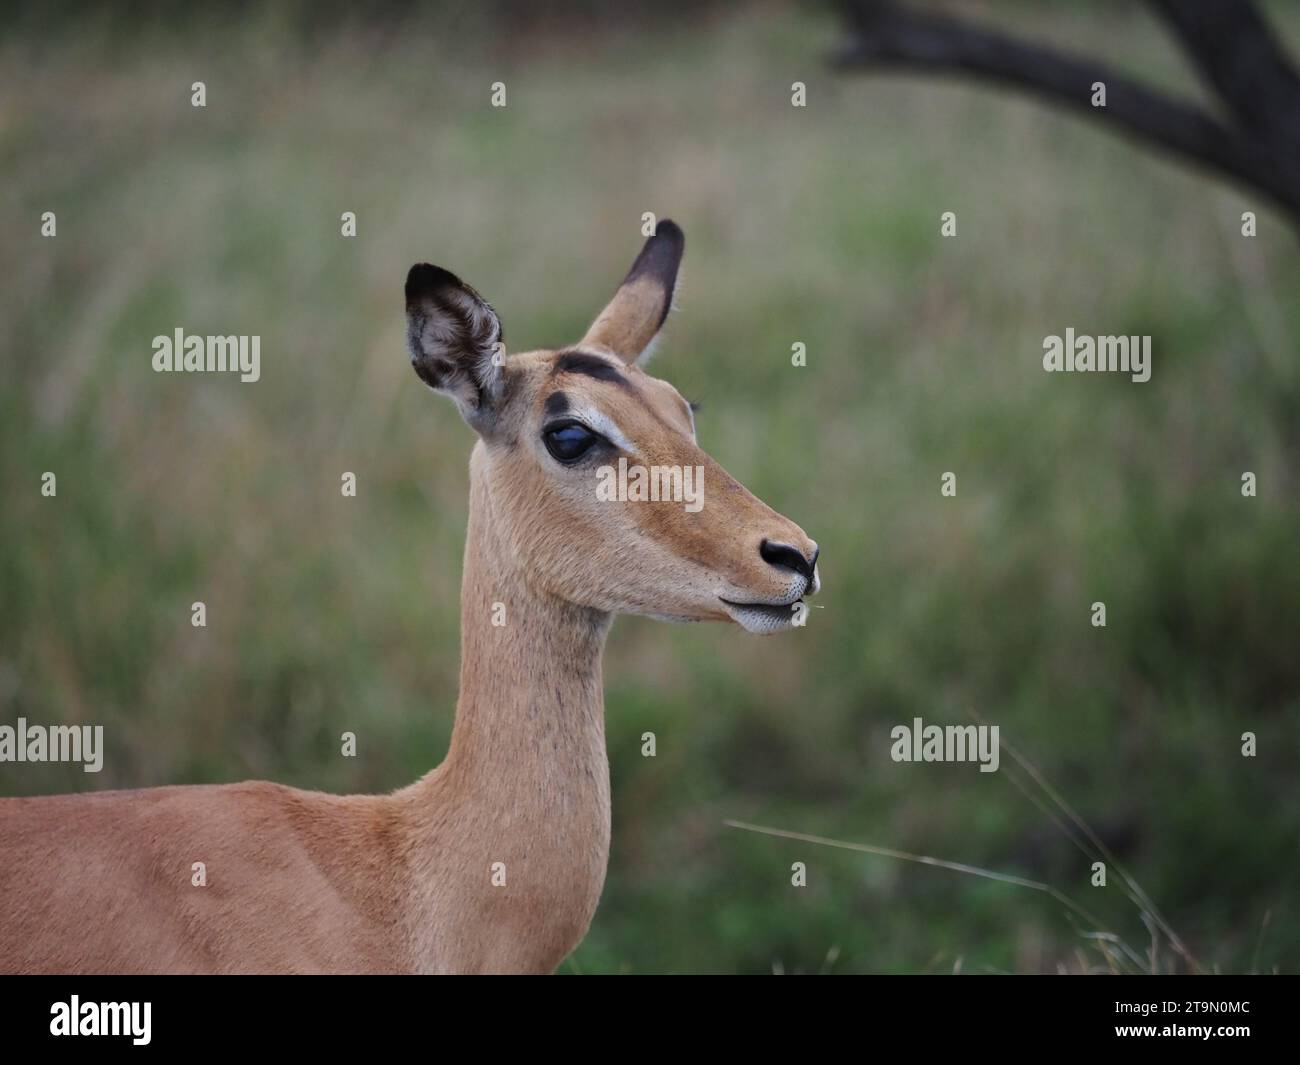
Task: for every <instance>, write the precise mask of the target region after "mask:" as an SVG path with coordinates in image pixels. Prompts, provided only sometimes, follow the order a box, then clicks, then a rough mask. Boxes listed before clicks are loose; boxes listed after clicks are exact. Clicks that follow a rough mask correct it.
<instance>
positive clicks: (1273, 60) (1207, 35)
mask: <svg viewBox="0 0 1300 1065" xmlns="http://www.w3.org/2000/svg"><path fill="white" fill-rule="evenodd" d="M1150 3H1151V6H1152V7H1153V8H1154V9H1155V10H1156V12H1157V14H1159V15H1160V16H1161V17H1162V18H1163V19H1164V20H1165V21H1166V22H1167V23H1168V24H1169V26H1170V28H1171V29H1172V30H1173V32H1174V33H1175V34H1176V35H1177V37H1178V39H1179V40H1180V41H1181V42H1182V45H1183V48H1184V50H1185V51H1186V52H1187V54H1188V55H1189V56H1190V57H1191V59H1192V62H1193V63H1195V65H1196V67H1197V69H1198V71H1199V72H1200V74H1201V76H1202V77H1203V78H1204V79H1205V81H1206V82H1207V83H1208V84H1209V85H1210V87H1211V88H1212V89H1213V90H1214V91H1215V92H1216V93H1218V94H1219V97H1220V98H1221V99H1222V100H1223V102H1224V103H1226V104H1227V105H1228V107H1229V108H1230V109H1231V110H1232V113H1233V115H1234V116H1235V118H1236V120H1237V121H1238V122H1239V123H1240V124H1241V125H1242V126H1243V127H1244V128H1245V129H1247V130H1251V131H1252V132H1254V133H1256V134H1260V135H1265V136H1267V135H1269V134H1270V133H1276V134H1277V135H1279V136H1284V137H1287V138H1288V139H1289V140H1290V141H1291V143H1292V144H1296V143H1297V142H1300V76H1297V74H1296V71H1295V68H1294V67H1293V66H1292V65H1291V61H1290V60H1289V59H1288V58H1287V55H1286V53H1285V52H1284V51H1282V46H1281V45H1280V44H1279V43H1278V41H1277V38H1276V37H1274V36H1273V32H1272V30H1270V29H1269V27H1268V23H1266V22H1265V21H1264V18H1263V16H1262V15H1261V14H1260V13H1259V11H1258V10H1256V8H1255V5H1254V4H1252V3H1251V2H1250V0H1195V2H1193V3H1188V0H1150Z"/></svg>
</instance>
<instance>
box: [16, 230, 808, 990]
mask: <svg viewBox="0 0 1300 1065" xmlns="http://www.w3.org/2000/svg"><path fill="white" fill-rule="evenodd" d="M683 247H684V242H683V237H682V233H681V230H680V229H678V228H677V226H675V225H674V224H672V223H671V222H667V221H665V222H662V223H660V224H659V226H658V228H657V230H656V232H655V234H654V235H653V236H652V237H650V238H649V239H648V240H647V241H646V244H645V246H644V248H643V249H642V251H641V253H640V255H639V256H638V257H637V259H636V261H635V262H634V263H633V265H632V269H631V271H630V272H629V274H628V275H627V278H626V279H625V280H624V281H623V283H622V285H621V286H620V288H619V289H618V291H617V292H616V293H615V295H614V297H613V298H612V299H611V301H610V302H609V304H608V305H607V306H606V307H605V309H604V310H603V311H602V312H601V313H600V315H599V316H598V317H597V318H596V320H595V322H594V324H593V325H592V326H591V328H590V329H589V330H588V332H587V335H586V336H585V337H584V338H583V339H582V341H581V342H580V343H579V344H577V345H574V346H572V347H568V348H563V349H560V350H542V351H534V352H530V353H528V354H520V355H512V356H510V357H504V354H503V352H504V348H503V347H502V346H501V343H500V341H501V325H500V322H499V321H498V318H497V315H496V314H495V312H494V311H493V310H492V308H491V307H490V306H489V305H488V304H487V303H486V302H485V301H484V300H483V299H482V298H481V297H480V296H479V295H478V293H477V292H475V291H474V289H472V288H470V286H468V285H466V284H464V283H463V282H462V281H460V280H459V279H458V278H457V277H456V276H455V275H454V274H451V273H449V272H448V271H446V270H443V269H440V268H438V267H435V266H429V265H427V264H420V265H417V266H415V267H413V268H412V269H411V271H410V274H409V275H408V277H407V279H406V313H407V337H408V344H409V348H410V355H411V362H412V364H413V366H414V368H415V372H416V373H417V374H419V376H420V377H421V379H423V381H424V382H425V383H426V384H427V385H429V387H431V388H433V389H434V390H436V391H438V392H442V393H445V394H446V395H448V396H449V397H450V398H451V399H452V400H453V401H454V402H455V403H456V405H457V407H459V409H460V412H461V414H462V415H463V416H464V418H465V420H466V421H467V422H468V423H469V425H470V427H471V428H472V429H473V430H474V431H475V432H476V433H477V434H478V440H477V442H476V443H475V445H474V450H473V454H472V455H471V458H470V500H469V526H468V532H467V536H466V544H465V560H464V573H463V584H462V591H461V667H460V696H459V700H458V702H457V706H456V719H455V726H454V728H453V732H452V738H451V744H450V748H449V750H448V752H447V757H446V759H445V760H444V761H443V763H442V764H441V765H439V766H438V767H437V768H435V769H434V770H432V771H431V772H430V773H428V774H427V775H426V776H425V777H423V778H422V779H420V780H418V781H416V782H415V783H414V784H411V785H410V786H408V787H406V788H403V789H401V790H399V791H396V792H394V793H393V794H391V795H348V796H335V795H325V794H321V793H319V792H308V791H298V790H295V789H293V788H287V787H283V786H280V785H278V784H271V783H266V782H260V781H259V782H251V783H243V784H226V785H219V786H191V787H164V788H152V789H144V790H136V791H117V792H104V793H99V794H85V795H61V796H54V797H47V798H16V799H5V800H2V801H0V969H3V970H6V971H17V972H165V973H172V972H176V973H181V972H219V973H231V972H485V971H491V972H502V971H509V972H547V971H550V970H552V969H554V968H555V967H556V966H557V965H558V964H559V963H560V962H561V961H562V960H563V959H564V957H565V956H566V955H567V954H568V953H569V952H570V951H571V950H572V949H573V948H574V947H575V946H576V945H577V944H578V942H579V941H580V940H581V939H582V937H583V935H584V934H585V933H586V930H587V927H588V925H589V924H590V922H591V917H592V914H593V913H594V911H595V909H596V904H597V902H598V900H599V898H600V893H601V888H602V886H603V884H604V880H605V867H606V864H607V860H608V855H609V837H610V801H609V764H608V760H607V757H606V752H605V735H604V704H603V698H602V694H601V664H600V660H601V652H602V649H603V647H604V643H605V636H606V633H607V632H608V631H609V627H610V623H611V620H612V618H613V616H614V615H615V614H643V615H648V616H651V617H656V618H662V619H668V620H673V621H695V620H706V619H714V620H721V621H733V622H736V623H739V624H740V625H741V626H743V627H744V628H745V629H747V630H749V631H750V632H758V633H767V632H775V631H778V630H781V629H786V628H789V627H790V626H791V624H792V621H793V618H794V616H795V612H796V611H797V610H799V609H801V607H800V604H801V602H802V597H804V596H806V595H811V594H813V593H814V592H816V591H817V588H818V584H819V580H818V572H817V545H816V544H815V543H814V542H813V541H811V540H810V539H809V538H808V537H807V536H806V535H804V533H803V530H801V529H800V528H799V527H798V526H797V525H795V524H794V523H793V522H791V521H789V520H788V519H786V518H784V517H782V516H781V515H779V514H777V513H775V512H774V511H772V510H771V509H770V508H768V507H767V506H765V505H764V504H763V503H762V502H760V501H759V500H758V499H756V498H754V496H752V495H750V493H749V492H747V491H746V490H745V489H744V488H743V487H742V486H741V485H740V484H738V483H737V482H736V481H734V480H733V479H732V478H731V477H730V476H728V475H727V473H726V472H724V471H723V469H722V468H721V467H720V466H719V465H718V464H717V463H716V462H714V461H713V459H712V458H710V457H709V456H708V455H706V454H705V453H704V452H703V451H701V450H700V448H699V447H698V446H697V444H696V441H695V425H694V418H693V414H692V410H691V407H690V406H689V405H688V404H687V403H686V402H685V400H683V399H682V397H681V396H680V395H679V394H678V392H677V391H676V389H674V388H673V387H672V386H671V385H670V384H668V383H667V382H665V381H662V380H659V379H657V378H655V377H651V376H649V375H648V374H647V373H646V372H645V371H644V370H643V369H642V368H641V367H640V366H638V365H637V363H638V360H639V359H640V358H641V356H642V355H643V354H644V353H645V351H646V349H647V348H648V347H649V346H650V343H651V341H652V340H653V339H654V338H655V336H656V334H657V333H658V332H659V328H660V326H661V325H662V324H663V321H664V319H665V317H666V316H667V314H668V310H669V307H670V305H671V302H672V297H673V290H674V287H675V285H676V279H677V267H678V264H679V262H680V260H681V255H682V250H683ZM620 458H627V459H629V460H635V461H636V462H638V463H644V464H646V465H650V464H655V465H659V466H661V467H662V466H677V467H683V468H687V467H689V468H693V469H695V470H698V471H700V472H701V474H702V477H703V481H704V483H705V484H706V485H707V494H706V495H705V496H704V498H705V500H706V502H705V505H704V506H702V507H701V508H700V509H699V510H698V512H691V511H689V510H687V509H685V508H684V507H683V506H682V505H681V504H680V503H674V502H672V501H669V500H660V501H638V500H632V499H621V500H620V499H612V500H611V499H609V498H608V495H607V494H606V497H605V498H598V495H597V491H596V488H597V478H596V470H597V469H598V468H599V467H601V466H602V465H610V464H612V463H615V462H617V461H618V459H620ZM196 863H202V868H203V870H204V876H203V877H202V878H199V877H196V876H195V875H194V874H193V873H192V870H194V869H195V868H196ZM200 879H202V880H203V881H204V882H203V883H198V880H200Z"/></svg>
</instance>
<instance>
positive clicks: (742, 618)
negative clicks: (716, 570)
mask: <svg viewBox="0 0 1300 1065" xmlns="http://www.w3.org/2000/svg"><path fill="white" fill-rule="evenodd" d="M718 601H719V602H720V603H722V605H723V607H724V608H725V609H726V611H727V613H728V614H730V615H731V618H732V620H733V621H735V622H736V624H738V625H740V626H741V627H742V628H743V629H744V630H745V631H746V632H756V633H769V632H781V631H782V630H784V629H788V628H791V627H793V625H794V619H795V617H796V616H797V613H798V608H799V607H801V606H803V599H802V598H799V599H791V600H790V601H789V602H785V603H736V602H733V601H732V600H730V599H724V598H723V597H722V596H718Z"/></svg>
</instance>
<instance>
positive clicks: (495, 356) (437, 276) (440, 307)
mask: <svg viewBox="0 0 1300 1065" xmlns="http://www.w3.org/2000/svg"><path fill="white" fill-rule="evenodd" d="M406 346H407V349H408V350H409V351H410V353H411V365H412V366H413V367H414V368H415V372H416V373H417V374H419V376H420V380H422V381H423V382H424V383H425V384H426V385H428V386H429V387H430V388H432V389H435V390H437V391H439V392H445V393H446V394H447V395H449V396H451V398H452V399H454V400H455V401H456V406H458V407H459V408H460V411H461V414H462V415H464V417H465V420H466V421H467V422H469V423H470V425H472V426H474V427H475V428H480V427H481V424H482V422H483V421H484V419H485V418H486V417H487V415H488V414H490V412H491V411H493V410H494V409H495V408H496V406H497V405H498V403H499V402H500V400H501V397H502V394H503V392H504V391H505V369H504V355H505V348H504V345H502V343H501V320H500V319H499V318H498V317H497V314H496V311H494V310H493V309H492V308H491V306H489V305H488V302H487V301H486V300H485V299H484V298H483V297H482V296H480V295H479V294H478V293H477V292H475V291H474V289H472V288H471V287H470V286H469V285H467V284H465V282H463V281H462V280H461V279H460V278H458V277H457V276H456V275H455V274H453V273H451V272H450V271H449V270H444V269H442V267H440V266H430V265H429V264H428V263H417V264H416V265H415V266H412V267H411V272H410V273H409V274H407V275H406Z"/></svg>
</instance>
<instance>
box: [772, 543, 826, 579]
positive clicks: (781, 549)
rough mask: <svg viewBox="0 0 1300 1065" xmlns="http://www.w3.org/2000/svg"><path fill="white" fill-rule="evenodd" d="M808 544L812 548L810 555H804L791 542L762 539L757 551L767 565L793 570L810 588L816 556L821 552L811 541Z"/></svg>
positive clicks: (815, 565)
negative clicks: (784, 542)
mask: <svg viewBox="0 0 1300 1065" xmlns="http://www.w3.org/2000/svg"><path fill="white" fill-rule="evenodd" d="M809 546H810V547H811V548H812V554H811V556H809V555H805V554H804V553H803V552H802V551H800V550H799V549H798V548H797V547H794V546H792V545H791V544H783V543H782V542H781V541H780V540H764V541H763V542H762V543H761V544H759V545H758V553H759V554H760V555H762V557H763V561H764V562H766V563H767V564H768V565H769V566H775V567H776V568H777V569H790V570H794V571H795V573H797V574H799V575H800V576H801V577H803V579H804V580H805V581H807V582H808V587H809V588H812V587H813V575H814V574H815V573H816V572H817V556H818V555H820V554H821V548H819V547H818V546H817V545H816V544H814V543H811V542H810V544H809Z"/></svg>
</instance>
